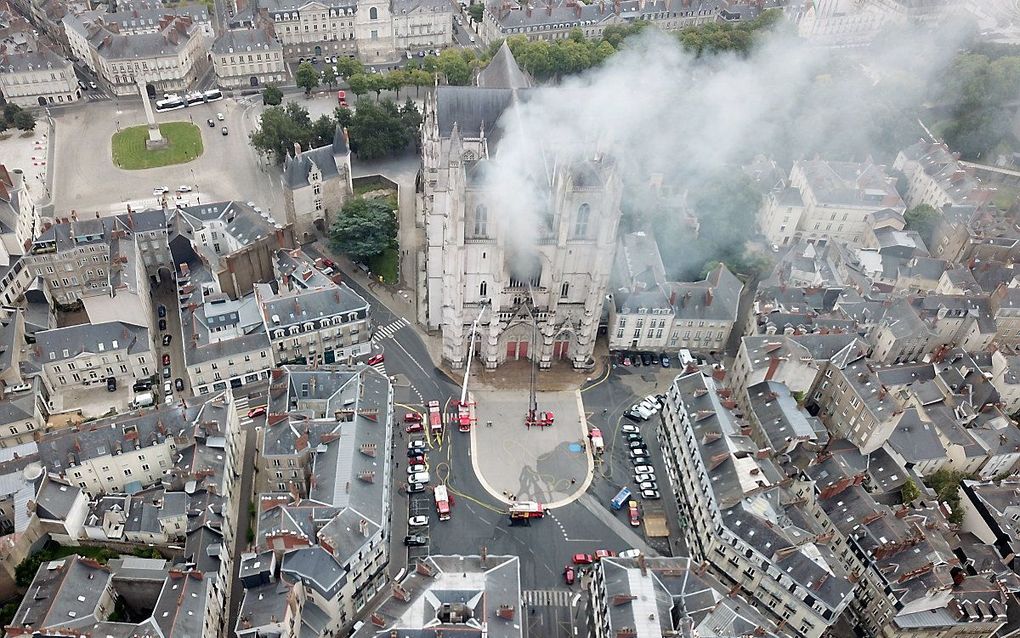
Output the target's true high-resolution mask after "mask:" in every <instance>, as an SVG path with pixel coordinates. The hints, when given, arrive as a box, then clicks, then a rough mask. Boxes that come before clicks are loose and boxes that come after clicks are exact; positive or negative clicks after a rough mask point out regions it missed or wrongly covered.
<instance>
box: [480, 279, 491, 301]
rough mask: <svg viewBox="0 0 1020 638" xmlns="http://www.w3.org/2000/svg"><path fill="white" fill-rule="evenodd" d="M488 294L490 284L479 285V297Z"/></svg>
mask: <svg viewBox="0 0 1020 638" xmlns="http://www.w3.org/2000/svg"><path fill="white" fill-rule="evenodd" d="M488 292H489V284H488V283H486V282H484V281H483V282H482V283H480V284H478V296H479V297H485V296H487V293H488Z"/></svg>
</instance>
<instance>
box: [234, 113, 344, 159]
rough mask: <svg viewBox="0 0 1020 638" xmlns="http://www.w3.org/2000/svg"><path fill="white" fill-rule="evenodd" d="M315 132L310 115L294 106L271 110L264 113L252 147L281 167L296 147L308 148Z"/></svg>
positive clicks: (253, 132)
mask: <svg viewBox="0 0 1020 638" xmlns="http://www.w3.org/2000/svg"><path fill="white" fill-rule="evenodd" d="M311 130H312V123H311V120H310V118H309V117H308V111H307V110H305V109H304V108H302V107H301V106H300V105H299V104H295V103H294V102H291V103H289V104H287V106H286V107H282V106H271V107H269V108H267V109H266V110H265V111H263V112H262V115H261V116H260V118H259V127H258V128H257V129H255V130H254V131H252V133H251V136H250V138H249V139H250V140H251V145H252V146H254V147H255V148H256V149H257V150H258V151H260V152H262V153H264V154H265V155H266V156H267V157H271V158H273V159H274V160H275V161H276V162H277V163H278V164H279V163H282V162H283V160H284V158H285V157H287V154H288V153H290V152H291V151H292V150H293V149H294V144H300V145H301V146H302V147H304V148H307V147H308V142H309V139H310V137H311ZM330 139H332V137H331V138H330Z"/></svg>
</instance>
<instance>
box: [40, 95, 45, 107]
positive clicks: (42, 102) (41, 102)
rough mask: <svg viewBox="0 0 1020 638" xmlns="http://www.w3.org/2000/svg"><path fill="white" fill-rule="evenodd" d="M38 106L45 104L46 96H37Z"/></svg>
mask: <svg viewBox="0 0 1020 638" xmlns="http://www.w3.org/2000/svg"><path fill="white" fill-rule="evenodd" d="M39 106H46V98H44V97H40V98H39Z"/></svg>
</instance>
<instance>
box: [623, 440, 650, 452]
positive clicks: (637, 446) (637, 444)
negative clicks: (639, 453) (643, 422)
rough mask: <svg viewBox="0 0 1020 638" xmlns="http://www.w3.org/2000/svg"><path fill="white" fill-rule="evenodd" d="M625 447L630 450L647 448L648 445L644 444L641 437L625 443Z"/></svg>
mask: <svg viewBox="0 0 1020 638" xmlns="http://www.w3.org/2000/svg"><path fill="white" fill-rule="evenodd" d="M627 447H629V448H630V449H632V450H647V449H648V446H647V445H645V442H644V441H642V440H641V439H638V440H637V441H631V442H630V443H628V444H627Z"/></svg>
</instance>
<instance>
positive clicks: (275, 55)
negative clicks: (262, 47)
mask: <svg viewBox="0 0 1020 638" xmlns="http://www.w3.org/2000/svg"><path fill="white" fill-rule="evenodd" d="M281 58H282V56H281V55H280V53H279V51H277V52H275V53H272V54H269V53H267V54H266V60H265V61H266V62H270V61H272V60H279V59H281ZM226 59H227V56H223V60H226ZM244 61H245V60H244V56H243V55H239V56H237V58H236V59H235V58H234V56H230V61H229V64H244ZM262 61H263V60H262V54H261V53H256V54H255V55H251V54H248V62H262Z"/></svg>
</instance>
